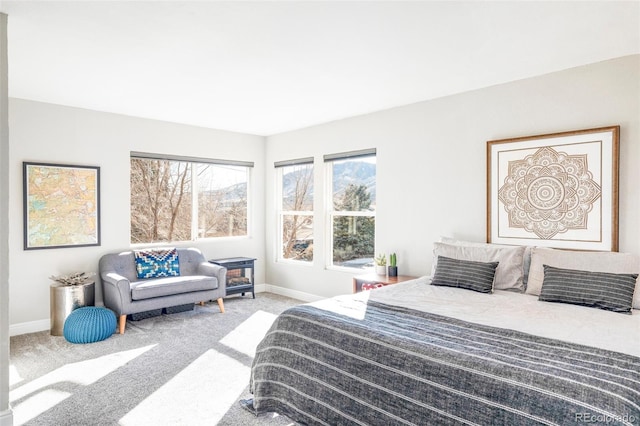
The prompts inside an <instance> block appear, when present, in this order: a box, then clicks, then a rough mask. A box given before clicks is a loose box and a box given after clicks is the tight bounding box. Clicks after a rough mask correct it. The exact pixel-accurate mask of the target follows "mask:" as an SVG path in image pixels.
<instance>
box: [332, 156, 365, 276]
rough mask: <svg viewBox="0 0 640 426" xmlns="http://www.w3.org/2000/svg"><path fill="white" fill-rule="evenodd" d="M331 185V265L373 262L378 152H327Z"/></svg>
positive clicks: (360, 265)
mask: <svg viewBox="0 0 640 426" xmlns="http://www.w3.org/2000/svg"><path fill="white" fill-rule="evenodd" d="M324 160H325V162H326V163H327V165H328V167H329V170H328V175H327V176H328V178H329V181H330V183H329V185H328V188H330V191H331V193H330V198H329V199H330V200H331V204H330V206H329V222H330V235H331V237H330V240H331V241H330V244H329V248H330V250H331V256H330V259H331V265H333V266H339V267H347V268H365V267H368V266H371V265H372V264H373V258H374V253H375V234H376V151H375V149H372V150H365V151H356V152H349V153H342V154H333V155H325V158H324Z"/></svg>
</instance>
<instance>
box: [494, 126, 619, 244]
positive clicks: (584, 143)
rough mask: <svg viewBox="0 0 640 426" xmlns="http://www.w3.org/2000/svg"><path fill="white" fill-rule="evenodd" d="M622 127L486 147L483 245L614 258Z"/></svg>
mask: <svg viewBox="0 0 640 426" xmlns="http://www.w3.org/2000/svg"><path fill="white" fill-rule="evenodd" d="M619 139H620V126H609V127H599V128H593V129H585V130H575V131H568V132H561V133H552V134H546V135H537V136H525V137H517V138H511V139H500V140H492V141H488V142H487V242H490V243H497V244H512V245H530V246H544V247H553V248H564V249H579V250H598V251H618V179H619V170H618V169H619V158H618V157H619V144H620V140H619Z"/></svg>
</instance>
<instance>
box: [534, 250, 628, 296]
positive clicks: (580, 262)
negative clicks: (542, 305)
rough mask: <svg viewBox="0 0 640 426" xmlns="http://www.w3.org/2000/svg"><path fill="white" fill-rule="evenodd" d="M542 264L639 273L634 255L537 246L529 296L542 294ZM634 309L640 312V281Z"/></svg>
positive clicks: (615, 272)
mask: <svg viewBox="0 0 640 426" xmlns="http://www.w3.org/2000/svg"><path fill="white" fill-rule="evenodd" d="M542 265H549V266H553V267H555V268H563V269H575V270H578V271H593V272H609V273H612V274H637V273H639V272H640V256H638V255H635V254H631V253H616V252H588V251H571V250H556V249H552V248H546V247H534V248H533V250H532V251H531V269H530V271H529V281H528V283H527V293H529V294H534V295H536V296H539V295H540V289H541V287H542V281H543V280H544V270H543V268H542ZM633 307H634V308H635V309H640V283H639V282H636V294H635V296H634V299H633Z"/></svg>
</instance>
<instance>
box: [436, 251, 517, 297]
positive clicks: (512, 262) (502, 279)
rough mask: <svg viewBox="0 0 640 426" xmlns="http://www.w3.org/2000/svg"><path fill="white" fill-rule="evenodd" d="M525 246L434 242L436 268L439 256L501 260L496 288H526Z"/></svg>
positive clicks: (484, 260)
mask: <svg viewBox="0 0 640 426" xmlns="http://www.w3.org/2000/svg"><path fill="white" fill-rule="evenodd" d="M525 249H526V247H524V246H511V247H507V246H501V247H498V246H494V245H486V244H485V245H458V244H447V243H438V242H436V243H433V258H434V262H433V264H434V268H433V271H432V275H433V274H434V273H435V269H436V268H437V266H438V260H437V259H438V256H444V257H449V258H452V259H459V260H473V261H475V262H499V263H500V265H499V266H498V268H497V269H496V276H495V283H494V288H495V289H496V290H515V291H520V292H521V291H523V290H524V280H523V275H524V268H523V266H524V254H525Z"/></svg>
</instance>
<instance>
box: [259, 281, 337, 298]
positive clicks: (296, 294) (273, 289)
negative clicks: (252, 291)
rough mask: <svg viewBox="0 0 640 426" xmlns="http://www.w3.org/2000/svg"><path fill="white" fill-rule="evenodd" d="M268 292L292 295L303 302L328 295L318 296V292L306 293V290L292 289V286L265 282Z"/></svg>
mask: <svg viewBox="0 0 640 426" xmlns="http://www.w3.org/2000/svg"><path fill="white" fill-rule="evenodd" d="M263 285H264V287H265V290H264V291H266V292H269V293H274V294H279V295H281V296H287V297H291V298H292V299H298V300H301V301H303V302H316V301H318V300H322V299H326V297H322V296H318V295H317V294H311V293H305V292H304V291H298V290H292V289H290V288H285V287H279V286H277V285H272V284H263Z"/></svg>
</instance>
